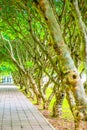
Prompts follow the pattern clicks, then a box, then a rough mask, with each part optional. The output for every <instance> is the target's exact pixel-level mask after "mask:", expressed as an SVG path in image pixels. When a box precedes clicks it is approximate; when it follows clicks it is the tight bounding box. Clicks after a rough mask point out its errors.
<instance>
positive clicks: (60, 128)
mask: <svg viewBox="0 0 87 130" xmlns="http://www.w3.org/2000/svg"><path fill="white" fill-rule="evenodd" d="M35 106H36V107H37V108H38V109H39V106H38V105H35ZM39 111H40V112H41V113H42V114H43V115H44V116H45V117H46V119H47V120H48V121H49V122H50V123H51V124H52V125H53V126H54V128H55V129H56V130H75V129H74V121H73V118H69V119H66V118H63V117H60V118H58V117H52V116H51V115H50V112H49V111H48V110H41V109H39ZM63 114H65V115H67V113H63ZM68 114H69V113H68ZM82 126H83V130H87V122H82Z"/></svg>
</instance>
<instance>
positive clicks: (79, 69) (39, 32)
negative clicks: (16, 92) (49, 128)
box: [0, 0, 87, 130]
mask: <svg viewBox="0 0 87 130" xmlns="http://www.w3.org/2000/svg"><path fill="white" fill-rule="evenodd" d="M0 6H1V7H0V17H1V19H0V32H1V33H0V61H1V64H4V63H5V62H6V63H7V64H12V68H13V69H11V72H12V76H13V79H14V82H15V84H16V85H19V86H20V87H21V88H23V87H25V91H26V93H30V97H31V98H33V99H36V100H37V103H38V104H41V103H42V104H43V108H44V109H46V108H48V107H49V104H50V102H51V100H52V98H54V97H55V102H54V104H53V115H54V116H60V114H61V110H62V103H63V99H64V97H65V95H66V98H67V100H68V102H69V105H70V109H71V111H72V114H73V116H74V121H75V129H76V130H80V129H82V127H81V124H80V122H81V121H82V120H87V97H86V93H85V89H84V86H83V85H84V84H83V82H82V80H81V76H82V74H83V73H85V74H87V69H86V64H87V54H86V53H87V27H86V25H87V20H86V17H87V13H86V10H87V7H86V1H85V0H73V1H69V0H66V1H64V0H35V1H34V0H29V1H28V0H15V2H14V0H9V2H8V0H5V1H4V0H1V3H0ZM2 57H3V58H2ZM4 61H5V62H4ZM6 63H5V64H6ZM45 78H46V81H45V82H44V79H45ZM50 85H51V87H52V92H51V94H50V95H49V97H48V98H47V97H46V90H47V88H48V87H49V86H50ZM85 88H86V84H85Z"/></svg>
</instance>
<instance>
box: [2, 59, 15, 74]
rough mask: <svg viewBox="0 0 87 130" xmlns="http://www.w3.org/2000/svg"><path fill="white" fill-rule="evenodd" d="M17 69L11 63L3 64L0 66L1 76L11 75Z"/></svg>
mask: <svg viewBox="0 0 87 130" xmlns="http://www.w3.org/2000/svg"><path fill="white" fill-rule="evenodd" d="M15 69H16V67H15V66H14V65H13V64H10V63H9V62H4V61H3V62H2V63H1V64H0V75H9V74H10V73H12V72H13V71H15Z"/></svg>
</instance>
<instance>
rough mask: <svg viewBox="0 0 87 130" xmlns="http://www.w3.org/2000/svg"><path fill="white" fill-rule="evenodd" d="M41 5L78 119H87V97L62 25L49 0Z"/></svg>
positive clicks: (43, 1) (42, 0) (42, 1)
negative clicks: (64, 38) (65, 40)
mask: <svg viewBox="0 0 87 130" xmlns="http://www.w3.org/2000/svg"><path fill="white" fill-rule="evenodd" d="M39 6H40V9H41V11H42V12H43V15H44V18H45V19H46V22H47V25H48V28H49V31H50V34H51V36H52V39H53V45H52V46H53V48H54V50H55V52H56V53H57V55H58V57H59V60H60V64H61V68H62V72H63V74H64V82H65V84H66V87H68V88H69V89H70V90H71V91H72V92H73V95H74V98H75V101H76V106H77V109H78V115H77V117H76V118H77V119H78V120H81V119H87V97H86V94H85V90H84V87H83V83H82V82H81V79H80V76H79V74H78V72H77V69H76V67H75V65H74V62H73V60H72V58H71V56H70V53H69V50H68V48H67V46H66V44H65V43H64V40H63V37H62V32H61V29H60V26H59V24H58V22H57V20H56V18H55V15H54V14H53V10H52V8H51V6H50V3H49V1H48V0H40V3H39ZM76 126H78V125H76ZM78 127H79V126H78ZM76 129H78V128H76Z"/></svg>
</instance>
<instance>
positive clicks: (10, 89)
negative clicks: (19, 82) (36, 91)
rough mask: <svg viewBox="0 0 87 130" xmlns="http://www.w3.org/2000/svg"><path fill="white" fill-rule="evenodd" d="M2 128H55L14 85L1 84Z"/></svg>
mask: <svg viewBox="0 0 87 130" xmlns="http://www.w3.org/2000/svg"><path fill="white" fill-rule="evenodd" d="M0 130H55V129H54V128H53V127H52V126H51V125H50V123H48V122H47V120H46V119H45V118H44V117H43V116H42V114H41V113H40V112H39V111H38V110H37V109H36V107H35V106H34V105H32V104H31V102H29V100H28V99H27V98H26V97H25V96H24V95H23V94H22V93H21V92H20V91H19V90H18V89H17V88H16V87H15V86H14V85H0Z"/></svg>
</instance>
